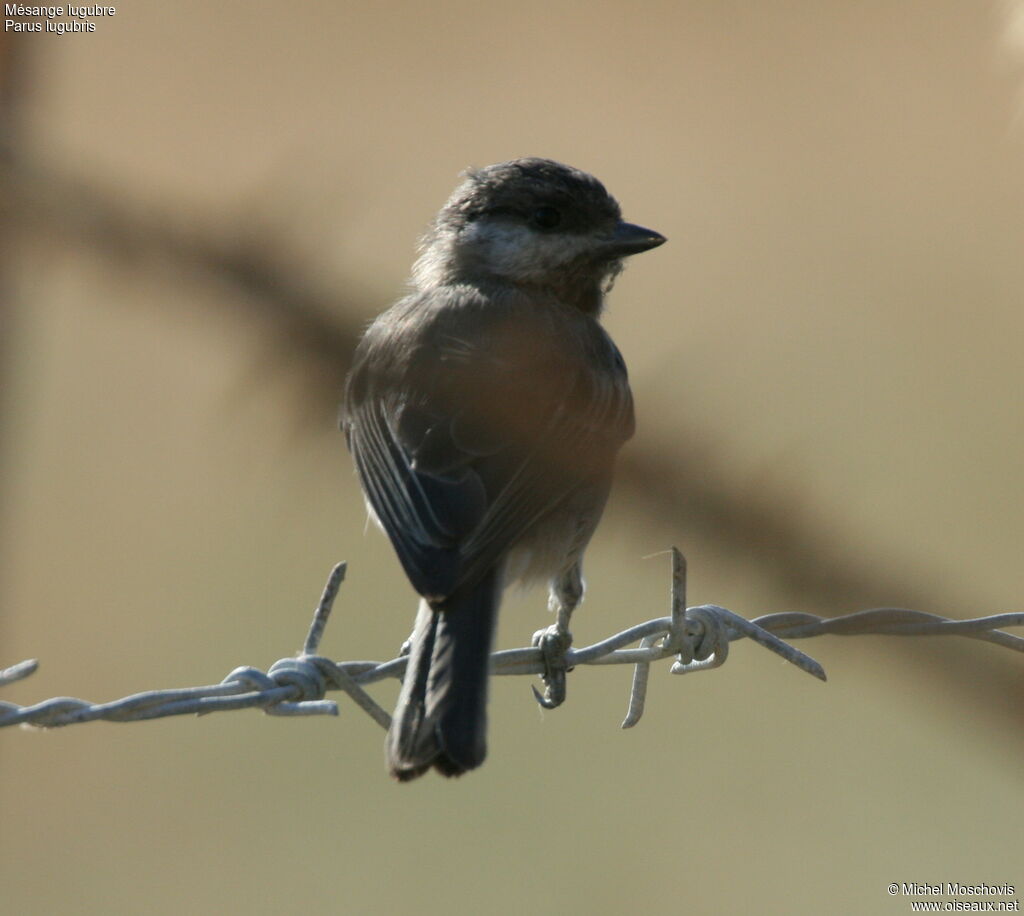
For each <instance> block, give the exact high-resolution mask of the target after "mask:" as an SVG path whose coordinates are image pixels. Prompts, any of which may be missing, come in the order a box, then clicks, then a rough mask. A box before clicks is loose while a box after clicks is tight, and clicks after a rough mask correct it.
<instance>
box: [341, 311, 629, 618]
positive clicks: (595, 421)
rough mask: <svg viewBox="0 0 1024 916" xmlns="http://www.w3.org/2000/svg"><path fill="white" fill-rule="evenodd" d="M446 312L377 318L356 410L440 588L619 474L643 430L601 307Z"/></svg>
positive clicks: (387, 493) (385, 493)
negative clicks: (627, 449)
mask: <svg viewBox="0 0 1024 916" xmlns="http://www.w3.org/2000/svg"><path fill="white" fill-rule="evenodd" d="M439 315H440V317H438V316H437V315H435V316H433V317H432V319H431V320H430V321H429V322H428V321H424V322H421V323H420V324H418V325H414V327H415V330H414V331H412V332H409V331H403V330H402V329H401V327H399V328H396V327H395V326H394V324H395V323H394V322H391V323H390V324H391V327H390V328H389V329H388V330H382V329H377V328H376V327H375V328H371V331H370V332H368V334H367V337H366V338H365V340H364V344H365V345H361V347H360V351H359V352H358V353H357V358H356V364H355V366H354V368H353V373H352V376H351V378H350V382H349V386H348V391H347V395H346V419H345V428H346V433H347V435H348V441H349V446H350V448H351V450H352V453H353V455H354V457H355V462H356V467H357V469H358V472H359V476H360V478H361V480H362V483H363V488H364V491H365V493H366V496H367V499H368V501H369V503H370V505H371V506H372V508H373V510H374V512H375V514H376V516H377V518H378V520H379V521H380V523H381V525H382V526H383V528H384V530H385V531H386V532H387V534H388V536H389V538H390V539H391V542H392V544H393V545H394V547H395V550H396V552H397V553H398V556H399V559H400V560H401V562H402V565H403V567H404V569H405V571H406V574H407V575H408V576H409V579H410V581H411V582H412V584H413V586H414V587H415V588H416V590H417V591H418V592H420V594H422V595H424V596H426V597H427V598H430V599H434V600H440V599H443V598H444V597H446V596H447V595H450V594H451V593H452V592H453V591H454V590H455V589H456V588H461V587H464V586H467V585H469V584H471V583H473V582H476V581H477V580H478V579H479V578H480V577H481V576H482V575H483V574H484V573H486V572H487V570H488V569H489V568H490V567H491V566H492V565H493V564H494V563H495V562H496V561H497V560H498V558H500V557H501V556H502V554H504V553H505V552H506V551H507V550H508V549H509V548H510V547H511V546H512V545H514V544H515V543H516V542H517V541H518V540H519V539H520V538H521V537H522V536H523V535H524V533H526V532H527V531H528V530H529V529H530V527H531V526H532V525H533V524H535V523H536V522H537V521H538V520H539V519H540V518H541V517H543V516H544V515H545V514H547V513H548V512H550V511H551V509H553V508H554V507H556V506H557V505H558V504H559V503H560V502H561V501H562V500H563V499H564V498H565V497H566V496H567V495H569V494H570V493H571V492H572V491H573V490H574V488H575V487H577V486H580V485H581V484H585V483H587V482H590V481H592V480H595V479H601V478H602V477H603V476H605V475H607V474H609V473H610V470H611V462H612V459H613V457H614V454H615V452H616V451H617V450H618V447H619V446H620V445H621V443H622V442H623V441H624V440H625V439H627V438H629V436H630V435H631V434H632V431H633V403H632V398H631V395H630V391H629V384H628V382H627V379H626V372H625V366H624V364H623V362H622V358H621V356H619V354H618V351H617V350H616V349H615V347H614V345H613V344H612V343H611V341H610V339H609V338H608V337H607V335H605V334H604V332H603V331H602V330H601V329H600V327H599V326H598V325H597V324H596V322H593V321H592V320H591V319H587V318H585V317H584V316H579V315H576V314H572V313H569V312H568V311H567V310H566V311H563V312H559V311H554V312H550V310H549V311H548V312H545V311H542V310H525V311H519V312H514V313H512V314H507V313H498V314H497V315H492V314H489V313H487V312H486V311H482V312H481V313H479V314H476V315H473V316H469V320H468V321H467V320H466V318H467V316H465V315H463V316H461V317H460V318H459V320H457V321H456V320H454V317H455V316H449V315H448V314H446V311H445V310H441V311H440V313H439ZM450 318H451V319H452V320H449V319H450ZM382 323H383V324H384V325H388V324H389V323H388V322H387V321H383V322H382ZM403 333H405V334H406V335H408V339H406V340H405V341H404V342H403V341H398V340H396V335H398V336H401V335H402V334H403Z"/></svg>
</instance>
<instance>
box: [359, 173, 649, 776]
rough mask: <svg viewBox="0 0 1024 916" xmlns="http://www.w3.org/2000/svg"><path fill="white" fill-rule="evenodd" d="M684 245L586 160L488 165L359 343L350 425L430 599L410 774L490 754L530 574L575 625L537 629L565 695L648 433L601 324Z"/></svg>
mask: <svg viewBox="0 0 1024 916" xmlns="http://www.w3.org/2000/svg"><path fill="white" fill-rule="evenodd" d="M664 241H665V239H664V237H663V236H661V235H659V234H658V233H657V232H652V231H651V230H650V229H644V228H641V227H640V226H635V225H632V224H630V223H626V222H623V221H622V219H621V217H620V211H619V206H618V204H617V203H616V202H615V200H614V199H613V198H612V197H611V196H609V194H608V192H607V191H606V190H605V189H604V186H603V185H602V184H601V183H600V182H599V181H597V179H595V178H593V177H592V176H590V175H588V174H586V173H585V172H581V171H579V170H577V169H573V168H569V167H568V166H565V165H561V164H559V163H557V162H552V161H551V160H548V159H516V160H513V161H511V162H503V163H499V164H498V165H492V166H488V167H487V168H484V169H479V170H471V171H469V172H468V173H467V174H466V177H465V180H464V181H463V182H462V184H460V185H459V186H458V187H457V188H456V189H455V192H454V193H453V194H452V196H451V197H450V198H449V200H448V202H447V203H446V204H445V205H444V207H443V208H442V209H441V212H440V213H439V214H438V215H437V218H436V219H435V220H434V222H433V224H432V226H431V228H430V229H429V231H428V232H427V234H426V236H425V238H424V239H423V242H422V247H421V254H420V257H419V259H418V260H417V261H416V263H415V265H414V267H413V284H414V289H413V291H412V292H411V293H410V294H409V295H408V296H406V297H405V298H404V299H402V300H400V301H399V302H398V303H396V304H395V305H393V306H392V307H391V308H390V309H388V310H387V311H386V312H384V313H383V314H382V315H380V316H379V317H378V318H377V319H376V321H374V322H373V324H372V325H370V327H369V329H368V330H367V332H366V334H365V336H364V337H363V339H362V341H361V342H360V344H359V347H358V349H357V350H356V354H355V359H354V362H353V368H352V372H351V374H350V375H349V379H348V385H347V390H346V395H345V407H344V411H343V418H342V428H343V429H344V431H345V435H346V439H347V441H348V446H349V449H350V450H351V452H352V455H353V457H354V459H355V464H356V469H357V471H358V474H359V479H360V482H361V483H362V487H363V492H364V494H365V497H366V501H367V504H368V506H369V509H370V512H371V515H372V516H373V517H374V518H375V520H376V521H377V522H378V523H379V524H380V526H381V527H382V528H383V529H384V531H385V532H386V533H387V535H388V537H389V538H390V540H391V543H392V545H393V546H394V548H395V551H396V552H397V554H398V558H399V560H400V561H401V563H402V566H403V568H404V569H405V572H406V575H407V576H408V577H409V580H410V582H411V583H412V586H413V588H415V589H416V591H417V592H418V593H419V594H420V595H421V596H422V600H421V602H420V607H419V612H418V614H417V617H416V623H415V627H414V630H413V634H412V637H411V638H410V642H409V644H408V646H409V657H408V663H407V664H408V667H407V668H406V673H405V677H404V679H403V681H402V689H401V694H400V696H399V700H398V706H397V708H396V710H395V715H394V719H393V721H392V724H391V728H390V730H389V731H388V736H387V741H386V752H387V762H388V768H389V770H390V772H391V774H392V775H393V776H394V777H396V778H397V779H399V780H409V779H413V778H415V777H417V776H419V775H421V774H422V773H424V772H426V770H428V769H429V768H431V767H434V768H436V769H437V770H438V771H439V772H441V773H442V774H444V775H445V776H458V775H460V774H462V773H464V772H466V771H467V770H471V769H473V768H474V767H477V766H479V765H480V764H481V763H482V762H483V760H484V757H485V755H486V704H487V678H488V667H489V656H490V652H491V643H492V638H493V634H494V629H495V623H496V618H497V612H498V605H499V602H500V599H501V593H502V590H503V588H504V587H505V585H507V584H508V583H510V582H512V581H515V580H521V581H531V580H537V579H541V580H547V581H548V582H549V583H550V599H549V607H550V608H551V609H552V610H554V611H555V612H556V614H557V618H556V623H555V624H554V625H553V626H552V627H550V628H548V629H547V630H542V631H540V632H539V633H538V634H536V636H535V638H534V642H535V644H536V645H540V646H541V647H542V649H543V650H544V653H545V657H546V658H547V659H548V660H549V666H550V668H549V676H548V677H546V682H547V684H548V691H547V694H546V696H545V697H544V698H541V702H542V703H543V704H544V705H547V706H554V705H557V704H558V703H559V702H561V700H562V699H563V697H564V661H563V663H562V666H561V670H559V666H558V661H559V660H560V659H562V658H563V657H564V653H565V650H566V649H567V648H568V646H569V645H570V643H571V636H570V635H569V617H570V615H571V614H572V611H573V609H574V608H575V607H576V605H577V604H579V602H580V600H581V598H582V596H583V580H582V576H581V568H580V564H581V560H582V556H583V551H584V549H585V548H586V546H587V543H588V541H589V540H590V537H591V535H592V534H593V533H594V529H595V527H596V526H597V523H598V521H599V519H600V517H601V513H602V511H603V510H604V505H605V501H606V499H607V497H608V491H609V488H610V486H611V479H612V469H613V465H614V461H615V456H616V453H617V452H618V450H619V448H620V447H621V446H622V444H623V443H624V442H625V441H626V440H627V439H629V437H630V436H631V435H632V434H633V425H634V423H633V399H632V395H631V393H630V390H629V382H628V381H627V378H626V366H625V363H624V362H623V360H622V356H621V355H620V354H619V351H618V350H617V349H616V347H615V344H614V343H612V341H611V338H609V336H608V335H607V334H606V333H605V331H604V330H603V329H602V328H601V325H600V324H599V323H598V316H599V315H600V313H601V309H602V306H603V305H604V297H605V293H606V292H607V291H608V289H609V288H610V286H611V282H612V280H613V279H614V278H615V276H616V275H617V274H618V273H619V271H620V270H621V269H622V259H623V258H624V257H626V256H627V255H631V254H636V253H638V252H641V251H647V250H648V249H650V248H654V247H656V246H657V245H660V244H662V242H664ZM538 698H540V697H539V694H538Z"/></svg>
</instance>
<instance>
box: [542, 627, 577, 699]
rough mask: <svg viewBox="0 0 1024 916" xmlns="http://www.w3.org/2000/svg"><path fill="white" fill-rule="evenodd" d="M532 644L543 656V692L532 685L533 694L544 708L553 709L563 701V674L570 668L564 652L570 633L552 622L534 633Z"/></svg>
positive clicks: (567, 647)
mask: <svg viewBox="0 0 1024 916" xmlns="http://www.w3.org/2000/svg"><path fill="white" fill-rule="evenodd" d="M533 645H534V646H536V647H537V648H538V649H540V651H541V653H542V654H543V656H544V673H543V674H542V675H541V679H542V680H543V681H544V693H543V694H542V693H541V692H540V691H539V690H538V689H537V688H536V687H534V688H533V695H534V697H535V698H536V700H537V702H538V703H540V705H541V706H543V707H544V708H545V709H554V708H555V707H556V706H561V705H562V704H563V703H564V702H565V690H566V688H565V675H566V672H567V671H571V670H572V669H571V668H569V667H568V666H567V665H566V661H565V653H566V652H568V651H569V647H570V646H571V645H572V633H570V632H569V631H568V630H566V629H563V628H562V627H560V626H558V624H554V625H553V626H550V627H545V628H544V629H543V630H538V631H537V632H536V633H534V634H533Z"/></svg>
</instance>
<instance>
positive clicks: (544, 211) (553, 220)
mask: <svg viewBox="0 0 1024 916" xmlns="http://www.w3.org/2000/svg"><path fill="white" fill-rule="evenodd" d="M532 219H533V224H534V225H535V226H536V227H537V228H538V229H555V228H557V227H558V225H559V224H560V223H561V222H562V214H561V213H560V212H559V211H558V210H557V209H555V208H554V207H538V208H537V209H536V210H534V211H533V218H532Z"/></svg>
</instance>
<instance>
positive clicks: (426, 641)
mask: <svg viewBox="0 0 1024 916" xmlns="http://www.w3.org/2000/svg"><path fill="white" fill-rule="evenodd" d="M497 612H498V588H497V576H496V574H491V575H488V576H485V577H484V578H483V579H482V580H481V581H479V582H478V583H476V584H475V585H473V586H472V588H471V589H469V590H468V591H467V592H466V593H464V594H462V595H459V594H456V595H455V596H453V597H452V598H450V599H449V600H448V601H446V602H445V603H444V605H442V606H441V607H440V608H438V609H435V608H432V607H431V606H430V605H429V604H428V603H427V602H426V601H421V602H420V609H419V613H418V614H417V616H416V626H415V628H414V629H413V635H412V649H411V652H410V654H409V662H408V667H407V668H406V673H405V677H404V678H403V680H402V691H401V693H400V694H399V697H398V705H397V707H396V709H395V714H394V717H393V719H392V723H391V728H390V729H389V730H388V736H387V744H386V749H387V758H388V769H389V770H390V771H391V775H392V776H394V777H395V778H396V779H399V780H402V781H406V780H409V779H415V778H416V777H417V776H420V775H422V774H423V773H425V772H426V771H427V770H428V769H430V767H436V768H437V770H438V771H439V772H440V773H442V774H443V775H445V776H460V775H462V774H463V773H465V772H466V771H467V770H472V769H473V768H474V767H478V766H480V764H481V763H483V761H484V757H485V756H486V754H487V734H486V733H487V679H488V671H489V667H490V653H491V643H492V641H493V637H494V624H495V621H496V619H497Z"/></svg>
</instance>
